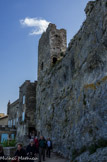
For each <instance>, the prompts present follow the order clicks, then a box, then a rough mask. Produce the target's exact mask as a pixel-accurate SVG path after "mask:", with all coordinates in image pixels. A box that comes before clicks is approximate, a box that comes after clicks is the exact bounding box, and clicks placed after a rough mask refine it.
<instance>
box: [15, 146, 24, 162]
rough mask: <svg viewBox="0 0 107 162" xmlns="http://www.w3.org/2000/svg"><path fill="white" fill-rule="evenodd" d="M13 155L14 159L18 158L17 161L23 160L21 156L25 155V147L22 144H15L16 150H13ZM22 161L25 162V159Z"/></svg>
mask: <svg viewBox="0 0 107 162" xmlns="http://www.w3.org/2000/svg"><path fill="white" fill-rule="evenodd" d="M15 157H16V159H18V161H19V162H22V161H23V160H21V158H25V157H26V151H25V149H23V147H22V144H18V145H17V151H16V152H15ZM19 159H20V160H19ZM24 162H25V160H24Z"/></svg>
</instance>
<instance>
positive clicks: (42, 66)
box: [41, 62, 43, 70]
mask: <svg viewBox="0 0 107 162" xmlns="http://www.w3.org/2000/svg"><path fill="white" fill-rule="evenodd" d="M41 70H43V62H42V64H41Z"/></svg>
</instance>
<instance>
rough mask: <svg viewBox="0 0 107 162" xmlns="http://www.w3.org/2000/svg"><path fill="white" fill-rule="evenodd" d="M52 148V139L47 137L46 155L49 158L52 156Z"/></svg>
mask: <svg viewBox="0 0 107 162" xmlns="http://www.w3.org/2000/svg"><path fill="white" fill-rule="evenodd" d="M51 149H52V141H51V140H50V138H48V139H47V152H46V155H47V157H49V158H50V155H51Z"/></svg>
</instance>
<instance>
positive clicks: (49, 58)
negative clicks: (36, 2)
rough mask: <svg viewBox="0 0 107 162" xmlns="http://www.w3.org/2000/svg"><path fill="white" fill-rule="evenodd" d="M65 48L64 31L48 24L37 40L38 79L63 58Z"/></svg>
mask: <svg viewBox="0 0 107 162" xmlns="http://www.w3.org/2000/svg"><path fill="white" fill-rule="evenodd" d="M66 48H67V42H66V30H64V29H60V30H58V29H56V26H55V25H54V24H49V26H48V28H47V30H46V32H45V33H43V34H42V36H41V39H40V40H39V48H38V52H39V56H38V57H39V58H38V78H39V77H40V76H43V74H45V71H47V70H49V68H50V67H51V66H52V65H53V64H56V63H57V61H59V60H61V59H62V58H63V57H64V55H65V51H66Z"/></svg>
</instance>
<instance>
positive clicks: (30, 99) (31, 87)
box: [17, 81, 37, 140]
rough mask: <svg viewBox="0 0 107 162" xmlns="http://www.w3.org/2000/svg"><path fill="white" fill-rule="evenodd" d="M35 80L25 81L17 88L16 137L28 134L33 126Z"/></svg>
mask: <svg viewBox="0 0 107 162" xmlns="http://www.w3.org/2000/svg"><path fill="white" fill-rule="evenodd" d="M36 84H37V83H36V82H34V83H31V82H30V81H25V82H24V83H23V84H22V86H21V87H20V90H19V110H18V114H19V118H20V119H19V123H18V128H17V138H18V139H19V140H20V137H24V136H29V133H30V132H29V128H30V127H34V128H35V108H36Z"/></svg>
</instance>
